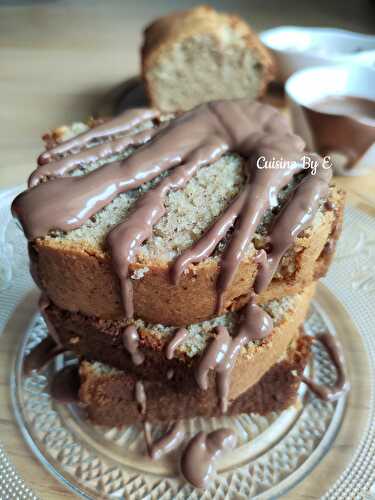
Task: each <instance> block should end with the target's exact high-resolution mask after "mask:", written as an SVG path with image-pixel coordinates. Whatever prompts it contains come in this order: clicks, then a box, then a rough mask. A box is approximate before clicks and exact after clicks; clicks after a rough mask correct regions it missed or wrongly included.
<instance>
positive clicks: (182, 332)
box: [165, 328, 189, 359]
mask: <svg viewBox="0 0 375 500" xmlns="http://www.w3.org/2000/svg"><path fill="white" fill-rule="evenodd" d="M188 335H189V332H188V331H187V330H186V328H179V329H178V330H177V332H176V333H175V334H174V335H173V337H172V339H171V340H170V341H169V342H168V344H167V348H166V351H165V356H166V358H167V359H173V357H174V353H175V351H176V349H177V348H178V347H179V346H180V345H181V344H182V342H183V341H184V340H185V339H186V337H187V336H188Z"/></svg>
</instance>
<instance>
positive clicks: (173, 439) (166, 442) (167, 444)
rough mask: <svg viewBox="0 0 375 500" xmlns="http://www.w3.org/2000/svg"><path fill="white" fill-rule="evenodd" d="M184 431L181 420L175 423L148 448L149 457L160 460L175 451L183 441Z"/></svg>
mask: <svg viewBox="0 0 375 500" xmlns="http://www.w3.org/2000/svg"><path fill="white" fill-rule="evenodd" d="M184 437H185V431H184V426H183V423H182V421H181V420H178V421H177V422H175V423H174V424H173V425H172V427H171V428H170V429H169V430H168V431H167V432H166V434H164V435H163V436H162V437H161V438H160V439H159V440H158V441H156V442H155V443H152V444H151V445H150V447H149V451H150V457H151V458H152V459H153V460H160V459H161V458H162V457H163V456H164V455H167V454H168V453H170V452H171V451H173V450H175V449H176V448H177V447H178V446H179V445H180V444H181V443H182V441H183V440H184Z"/></svg>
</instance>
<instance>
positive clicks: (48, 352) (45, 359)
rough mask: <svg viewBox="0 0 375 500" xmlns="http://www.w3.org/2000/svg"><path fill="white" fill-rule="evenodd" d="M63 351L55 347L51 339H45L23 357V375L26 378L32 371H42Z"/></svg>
mask: <svg viewBox="0 0 375 500" xmlns="http://www.w3.org/2000/svg"><path fill="white" fill-rule="evenodd" d="M65 351H66V349H64V348H63V347H61V346H59V345H57V344H56V342H55V341H54V340H53V338H51V337H46V338H45V339H43V340H42V341H41V342H40V343H39V344H38V345H37V346H36V347H34V349H33V350H32V351H31V352H30V353H29V354H28V355H27V356H26V357H25V360H24V362H23V372H24V374H25V375H26V376H27V375H30V374H31V372H32V371H34V370H36V371H40V370H42V369H43V368H45V367H46V366H47V365H48V364H49V363H50V362H51V361H52V360H53V359H54V358H55V357H56V356H58V355H59V354H62V353H63V352H65Z"/></svg>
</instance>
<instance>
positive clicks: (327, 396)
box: [301, 332, 350, 401]
mask: <svg viewBox="0 0 375 500" xmlns="http://www.w3.org/2000/svg"><path fill="white" fill-rule="evenodd" d="M315 339H316V340H318V341H319V342H321V343H322V344H323V346H324V347H325V348H326V350H327V352H328V355H329V357H330V359H331V361H332V363H333V364H334V366H335V369H336V373H337V378H336V382H335V383H334V385H333V386H327V385H321V384H318V383H317V382H314V381H313V380H311V379H310V378H308V377H305V376H302V378H301V380H302V382H304V383H305V384H306V385H307V386H308V388H309V389H310V391H312V392H313V393H314V394H315V395H316V396H317V397H318V398H319V399H322V400H324V401H336V400H337V399H339V398H340V397H341V396H342V395H343V394H344V393H346V392H348V391H349V389H350V384H349V382H348V380H347V374H346V370H345V359H344V355H343V353H342V349H341V347H340V345H339V344H338V342H337V340H336V339H335V337H334V336H333V335H331V334H329V333H328V332H326V333H321V334H318V335H316V337H315Z"/></svg>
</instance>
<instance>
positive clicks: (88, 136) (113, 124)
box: [38, 108, 159, 165]
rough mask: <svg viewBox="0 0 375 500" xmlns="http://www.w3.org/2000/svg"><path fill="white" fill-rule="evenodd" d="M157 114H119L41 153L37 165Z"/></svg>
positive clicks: (133, 111)
mask: <svg viewBox="0 0 375 500" xmlns="http://www.w3.org/2000/svg"><path fill="white" fill-rule="evenodd" d="M157 116H159V113H158V112H157V111H155V110H153V109H150V108H135V109H130V110H127V111H125V112H124V113H121V114H120V115H119V116H117V117H116V118H112V119H111V120H110V121H107V122H105V123H102V124H100V125H98V126H96V127H94V128H92V129H89V130H87V131H86V132H83V133H82V134H79V135H77V136H76V137H73V138H72V139H69V140H67V141H64V142H62V143H61V144H58V145H57V146H55V147H53V148H51V149H49V150H48V151H45V152H44V153H42V154H41V155H40V156H39V158H38V165H45V164H46V163H49V162H51V161H53V160H55V159H56V158H59V157H60V156H62V155H64V154H67V153H75V152H77V151H80V150H81V149H82V148H86V147H89V146H90V144H92V143H96V142H98V141H103V140H105V139H109V138H111V137H115V136H117V135H120V134H124V133H126V132H129V131H131V130H132V129H133V128H134V127H137V126H138V125H140V124H141V123H142V122H145V121H146V120H153V119H155V118H156V117H157Z"/></svg>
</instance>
